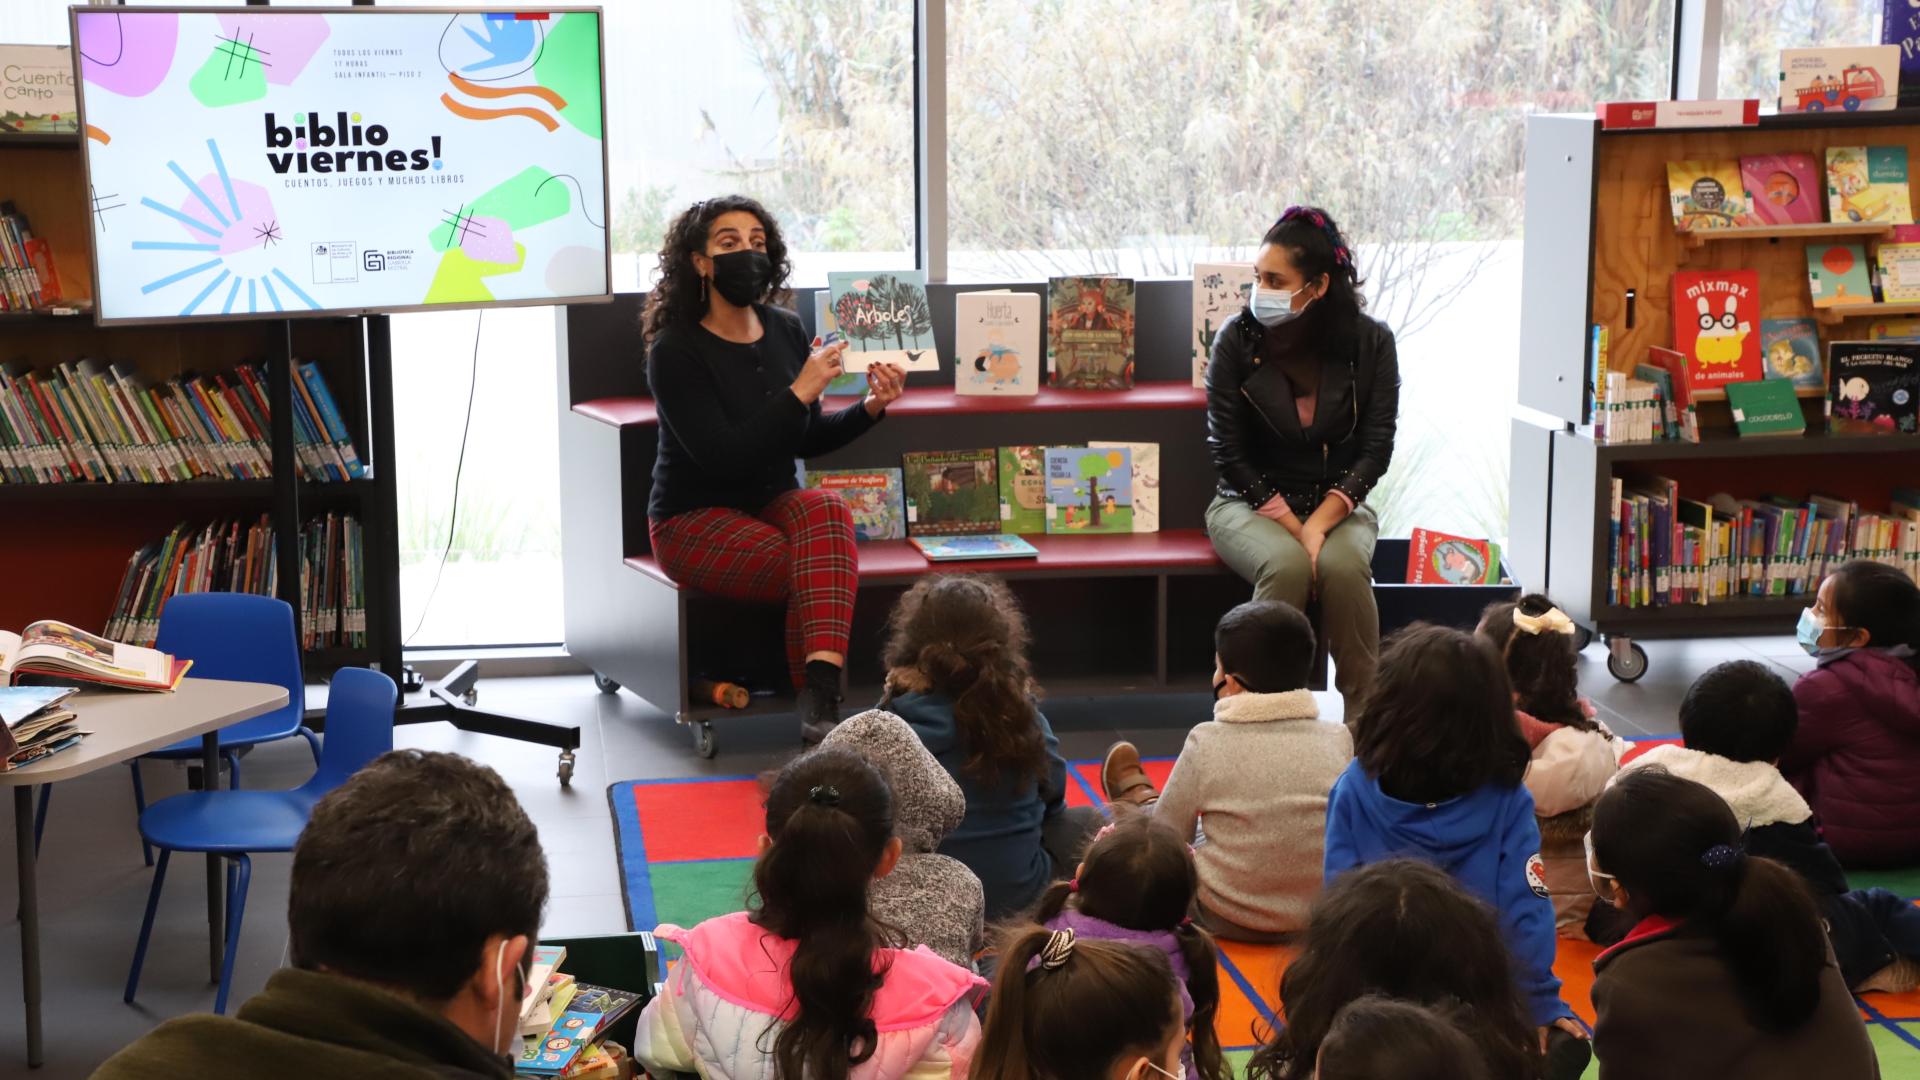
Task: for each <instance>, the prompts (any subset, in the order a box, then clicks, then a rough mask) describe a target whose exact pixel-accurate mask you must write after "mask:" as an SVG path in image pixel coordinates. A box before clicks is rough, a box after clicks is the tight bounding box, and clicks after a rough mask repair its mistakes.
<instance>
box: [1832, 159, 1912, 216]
mask: <svg viewBox="0 0 1920 1080" xmlns="http://www.w3.org/2000/svg"><path fill="white" fill-rule="evenodd" d="M1827 218H1828V220H1830V221H1884V222H1886V223H1887V224H1890V225H1910V224H1912V223H1913V197H1912V195H1911V194H1910V193H1909V192H1908V190H1907V148H1906V147H1904V146H1830V147H1828V148H1827Z"/></svg>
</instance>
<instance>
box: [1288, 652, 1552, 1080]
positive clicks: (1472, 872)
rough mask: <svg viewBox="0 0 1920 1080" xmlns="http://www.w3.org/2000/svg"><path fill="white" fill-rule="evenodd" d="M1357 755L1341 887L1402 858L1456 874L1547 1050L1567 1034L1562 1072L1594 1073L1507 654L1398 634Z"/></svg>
mask: <svg viewBox="0 0 1920 1080" xmlns="http://www.w3.org/2000/svg"><path fill="white" fill-rule="evenodd" d="M1354 753H1355V757H1354V761H1353V763H1352V764H1351V765H1349V766H1348V767H1347V770H1346V771H1345V772H1344V773H1342V774H1341V775H1340V779H1338V780H1337V781H1335V782H1334V785H1333V793H1332V794H1331V795H1330V796H1329V798H1328V803H1327V843H1326V864H1325V866H1326V877H1327V881H1328V882H1329V883H1331V882H1332V881H1333V879H1334V878H1336V877H1338V876H1339V875H1340V874H1341V873H1342V872H1344V871H1347V870H1351V869H1353V868H1354V867H1356V866H1365V865H1367V864H1369V863H1376V862H1380V861H1382V860H1385V859H1392V858H1399V857H1409V858H1415V859H1421V860H1424V861H1426V862H1429V863H1432V864H1434V865H1436V866H1438V867H1440V868H1441V869H1443V870H1445V871H1447V872H1448V873H1449V874H1452V875H1453V876H1454V878H1456V879H1457V880H1459V882H1460V883H1461V884H1462V885H1465V886H1466V887H1467V888H1468V890H1470V891H1471V892H1473V893H1475V894H1476V895H1478V896H1479V897H1480V899H1482V900H1484V901H1486V902H1487V903H1489V904H1491V905H1492V906H1493V908H1494V911H1495V913H1496V914H1497V915H1498V916H1499V920H1500V929H1501V932H1502V934H1503V936H1504V937H1505V938H1506V942H1507V946H1508V947H1509V948H1510V949H1511V950H1512V951H1513V956H1514V960H1515V976H1516V978H1517V979H1518V980H1519V984H1520V990H1521V993H1522V995H1523V996H1524V997H1525V998H1526V1000H1527V1003H1528V1012H1529V1013H1530V1014H1531V1017H1532V1020H1533V1022H1534V1024H1535V1025H1537V1026H1538V1027H1539V1028H1540V1037H1541V1040H1542V1043H1543V1045H1544V1044H1545V1043H1546V1042H1547V1041H1548V1036H1549V1035H1550V1034H1552V1033H1555V1032H1564V1033H1565V1034H1560V1035H1555V1037H1554V1039H1553V1042H1554V1043H1555V1044H1556V1045H1555V1046H1554V1047H1553V1052H1552V1054H1551V1055H1550V1065H1549V1075H1554V1076H1557V1075H1563V1073H1562V1070H1561V1067H1560V1066H1561V1063H1562V1061H1567V1062H1568V1064H1570V1063H1571V1062H1570V1058H1571V1057H1576V1056H1577V1057H1578V1058H1579V1059H1580V1065H1581V1067H1582V1068H1584V1066H1585V1064H1586V1061H1585V1059H1586V1052H1585V1047H1584V1046H1583V1045H1577V1044H1573V1043H1572V1040H1573V1039H1576V1038H1577V1039H1584V1038H1585V1037H1586V1036H1585V1032H1584V1030H1583V1029H1582V1028H1581V1027H1580V1026H1579V1024H1578V1023H1577V1022H1576V1021H1574V1020H1573V1011H1572V1010H1571V1009H1569V1008H1567V1006H1566V1004H1565V1003H1564V1002H1562V1001H1561V1000H1560V980H1559V979H1558V978H1556V977H1555V976H1554V974H1553V955H1554V927H1553V921H1554V915H1553V904H1552V902H1551V901H1550V900H1549V898H1548V891H1547V884H1546V879H1545V876H1544V868H1543V866H1542V864H1541V861H1540V827H1539V825H1538V824H1537V823H1536V822H1535V820H1534V814H1533V797H1532V796H1531V795H1529V794H1527V789H1526V788H1525V787H1524V786H1523V785H1522V784H1521V778H1522V777H1523V776H1525V774H1526V771H1527V760H1528V756H1529V755H1528V748H1527V741H1526V739H1525V738H1523V737H1522V736H1521V734H1520V730H1519V727H1518V726H1517V724H1516V723H1515V721H1514V715H1513V691H1512V689H1511V687H1510V685H1509V683H1508V680H1507V672H1506V667H1505V665H1504V664H1502V662H1501V660H1500V656H1499V654H1498V653H1496V652H1494V650H1493V648H1492V646H1490V645H1488V644H1487V643H1486V642H1485V641H1483V640H1480V639H1478V638H1476V637H1474V636H1473V635H1472V634H1467V633H1463V632H1461V631H1458V630H1452V629H1448V628H1446V627H1440V626H1427V625H1415V626H1413V627H1411V628H1409V629H1407V630H1406V631H1404V632H1402V633H1400V634H1399V635H1397V636H1395V638H1394V639H1393V640H1392V641H1391V642H1389V643H1388V645H1387V648H1386V649H1385V651H1384V652H1383V653H1382V654H1381V657H1380V668H1379V672H1378V674H1377V675H1376V676H1375V680H1374V685H1373V689H1372V693H1371V695H1370V696H1369V697H1368V699H1367V703H1366V706H1365V707H1364V708H1363V709H1362V711H1361V713H1360V715H1359V717H1358V719H1357V721H1356V723H1355V730H1354ZM1563 1055H1565V1056H1564V1057H1563ZM1579 1072H1580V1069H1577V1068H1576V1069H1573V1070H1572V1071H1571V1073H1570V1074H1569V1075H1575V1076H1577V1075H1579Z"/></svg>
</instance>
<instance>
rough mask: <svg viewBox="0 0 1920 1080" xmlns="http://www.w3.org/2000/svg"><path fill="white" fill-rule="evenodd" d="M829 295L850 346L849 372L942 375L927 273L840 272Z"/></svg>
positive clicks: (830, 280) (829, 285)
mask: <svg viewBox="0 0 1920 1080" xmlns="http://www.w3.org/2000/svg"><path fill="white" fill-rule="evenodd" d="M827 289H828V293H829V296H830V297H831V304H832V308H833V318H834V321H835V322H836V323H838V324H839V327H840V333H841V334H842V335H844V336H845V337H846V339H847V343H848V346H849V347H848V349H847V351H846V353H845V355H844V359H845V364H846V370H847V371H850V372H855V371H865V370H867V368H868V367H869V366H871V365H873V364H882V363H885V364H894V365H896V366H898V367H900V368H901V369H902V370H905V371H938V370H940V354H939V353H938V352H936V351H934V347H933V305H932V304H931V303H930V302H929V301H928V300H927V272H926V271H925V270H885V271H879V272H875V273H841V272H835V273H830V274H828V275H827ZM822 336H824V335H822Z"/></svg>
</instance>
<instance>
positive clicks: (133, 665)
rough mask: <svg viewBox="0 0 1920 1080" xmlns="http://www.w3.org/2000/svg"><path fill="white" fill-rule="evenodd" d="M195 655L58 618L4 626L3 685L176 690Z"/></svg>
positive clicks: (0, 634)
mask: <svg viewBox="0 0 1920 1080" xmlns="http://www.w3.org/2000/svg"><path fill="white" fill-rule="evenodd" d="M191 667H193V661H191V660H177V659H175V658H173V657H171V656H168V655H167V654H166V653H163V652H161V651H159V650H158V649H143V648H141V647H139V646H138V645H125V644H121V643H120V642H117V641H110V640H108V639H107V638H103V637H101V636H99V635H98V634H89V633H87V632H86V631H85V630H81V629H79V628H78V627H74V626H69V625H68V624H66V623H63V622H56V621H54V620H52V619H43V620H41V621H40V622H36V623H30V624H28V626H27V628H26V629H25V630H23V631H21V632H20V633H18V634H14V633H10V632H8V631H5V630H0V686H11V685H24V684H33V685H56V686H74V685H99V686H111V687H118V688H120V689H123V690H155V691H171V690H172V689H173V688H174V687H176V686H179V685H180V680H181V679H183V678H185V677H186V675H187V670H188V669H189V668H191Z"/></svg>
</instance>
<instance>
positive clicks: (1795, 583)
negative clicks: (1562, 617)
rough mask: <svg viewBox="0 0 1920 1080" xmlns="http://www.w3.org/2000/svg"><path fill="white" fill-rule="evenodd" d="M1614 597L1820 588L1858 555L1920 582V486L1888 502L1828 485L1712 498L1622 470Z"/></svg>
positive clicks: (1633, 603) (1653, 602) (1646, 601)
mask: <svg viewBox="0 0 1920 1080" xmlns="http://www.w3.org/2000/svg"><path fill="white" fill-rule="evenodd" d="M1611 505H1612V510H1611V522H1610V524H1611V532H1610V534H1609V538H1608V565H1609V567H1610V568H1611V572H1610V573H1609V575H1608V578H1607V602H1608V603H1609V604H1612V605H1614V606H1616V607H1627V608H1642V607H1666V606H1670V605H1676V604H1709V603H1716V602H1720V601H1727V600H1735V599H1740V598H1751V597H1769V596H1775V597H1777V596H1794V595H1801V594H1805V595H1809V596H1810V595H1812V594H1813V593H1814V592H1816V591H1817V590H1818V589H1819V587H1820V581H1821V579H1822V578H1823V577H1825V576H1826V573H1827V570H1828V569H1830V568H1832V567H1835V566H1838V565H1840V564H1841V563H1843V562H1846V561H1848V560H1850V559H1872V560H1874V561H1876V562H1883V563H1887V564H1889V565H1892V566H1897V567H1899V568H1900V569H1902V570H1904V571H1905V572H1906V573H1907V574H1908V575H1910V576H1912V577H1913V579H1914V580H1915V581H1916V582H1920V489H1917V488H1902V489H1897V490H1896V491H1895V492H1894V494H1893V498H1892V500H1891V504H1890V508H1889V509H1888V510H1885V511H1875V510H1866V509H1863V508H1862V507H1861V506H1860V505H1859V504H1858V503H1853V502H1848V501H1846V500H1843V499H1835V498H1829V497H1827V496H1824V495H1809V496H1807V497H1806V498H1804V499H1793V498H1787V497H1782V496H1770V497H1767V498H1763V499H1735V498H1733V497H1732V496H1730V495H1726V494H1716V495H1713V496H1711V497H1709V498H1706V499H1691V498H1685V497H1683V496H1682V495H1681V492H1680V485H1679V484H1677V483H1676V482H1674V481H1672V480H1669V479H1666V478H1664V477H1659V476H1653V477H1647V478H1645V479H1627V478H1623V477H1620V476H1615V477H1614V478H1613V490H1612V500H1611Z"/></svg>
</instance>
